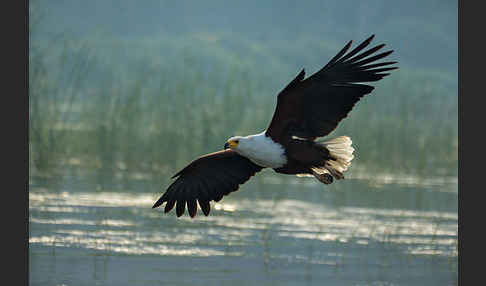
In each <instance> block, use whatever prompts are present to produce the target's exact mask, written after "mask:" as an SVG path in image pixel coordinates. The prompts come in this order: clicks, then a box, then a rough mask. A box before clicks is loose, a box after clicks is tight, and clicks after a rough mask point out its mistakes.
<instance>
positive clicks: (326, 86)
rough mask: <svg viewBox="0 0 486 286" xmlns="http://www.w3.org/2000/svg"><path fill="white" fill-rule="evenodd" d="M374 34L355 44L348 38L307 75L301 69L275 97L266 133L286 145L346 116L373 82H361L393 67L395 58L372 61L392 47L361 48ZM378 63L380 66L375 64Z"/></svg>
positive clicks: (325, 130) (330, 127)
mask: <svg viewBox="0 0 486 286" xmlns="http://www.w3.org/2000/svg"><path fill="white" fill-rule="evenodd" d="M373 38H374V35H372V36H371V37H369V38H368V39H366V40H365V41H363V42H362V43H361V44H359V45H358V46H357V47H356V48H354V49H353V50H351V51H350V52H349V53H346V52H347V51H348V50H349V48H350V47H351V43H352V41H350V42H348V43H347V44H346V45H345V46H344V48H343V49H341V50H340V51H339V52H338V53H337V54H336V55H335V56H334V57H333V58H332V59H331V60H330V61H329V62H328V63H327V64H326V65H325V66H324V67H323V68H322V69H320V70H319V71H318V72H316V73H314V74H313V75H311V76H310V77H308V78H307V79H304V78H305V73H304V71H303V70H302V71H301V72H300V73H299V75H298V76H297V77H296V78H294V79H293V80H292V81H291V82H290V84H288V85H287V86H286V87H285V88H284V89H283V90H282V91H281V92H280V93H279V94H278V97H277V106H276V108H275V112H274V114H273V117H272V120H271V122H270V124H269V126H268V128H267V131H266V135H267V136H269V137H271V138H272V139H273V140H274V141H276V142H279V143H281V144H283V145H286V142H289V140H290V139H291V138H292V136H298V137H300V138H303V139H308V140H314V139H316V138H317V137H322V136H326V135H328V134H329V133H331V132H332V131H333V130H334V129H336V127H337V126H338V124H339V122H340V121H341V120H342V119H344V118H346V117H347V115H348V113H349V112H350V111H351V110H352V108H353V107H354V105H355V104H356V103H357V102H358V101H359V100H360V99H361V98H362V97H363V96H365V95H366V94H369V93H371V91H372V90H373V89H374V87H373V86H370V85H365V84H361V83H364V82H374V81H378V80H381V79H382V78H383V77H385V76H387V75H389V73H383V72H386V71H391V70H394V69H397V68H398V67H394V66H391V65H393V64H396V63H397V62H396V61H388V62H381V63H374V62H375V61H377V60H380V59H383V58H385V57H387V56H388V55H390V54H391V53H392V52H393V50H390V51H386V52H382V53H379V54H376V55H373V54H374V53H376V52H377V51H379V50H380V49H382V48H383V47H384V46H385V44H379V45H377V46H375V47H373V48H370V49H368V50H364V49H365V48H366V47H368V45H369V44H370V43H371V41H372V39H373ZM378 67H380V68H378Z"/></svg>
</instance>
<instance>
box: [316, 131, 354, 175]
mask: <svg viewBox="0 0 486 286" xmlns="http://www.w3.org/2000/svg"><path fill="white" fill-rule="evenodd" d="M352 143H353V142H352V141H351V138H349V137H347V136H339V137H336V138H334V139H331V140H328V141H324V142H319V143H317V144H318V145H320V146H322V147H325V148H326V149H327V150H329V155H330V156H331V157H333V158H334V159H335V160H332V159H331V160H326V162H325V164H324V166H323V167H321V168H318V169H319V171H317V170H314V169H317V168H313V169H312V171H313V174H314V176H315V177H316V178H317V179H318V180H319V181H321V182H323V180H321V179H320V177H323V176H325V175H324V174H325V173H328V176H329V173H330V174H331V175H332V176H333V177H335V178H336V179H338V180H340V179H344V175H343V173H344V172H345V171H346V170H348V168H349V166H350V165H351V160H353V158H354V155H353V152H354V148H353V147H352V146H351V144H352ZM324 170H325V171H324ZM316 175H319V177H318V176H316ZM328 176H325V177H326V178H325V181H329V178H327V177H328ZM331 182H332V180H331ZM323 183H326V182H323ZM328 184H330V183H328Z"/></svg>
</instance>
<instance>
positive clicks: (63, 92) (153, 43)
mask: <svg viewBox="0 0 486 286" xmlns="http://www.w3.org/2000/svg"><path fill="white" fill-rule="evenodd" d="M32 22H33V23H34V24H35V23H36V22H35V21H32ZM35 25H37V24H35ZM35 28H36V27H31V31H30V39H31V41H30V50H29V69H30V70H29V116H30V118H29V140H30V142H29V147H30V148H29V151H30V170H31V172H36V171H43V172H45V171H49V170H52V169H55V168H56V167H59V166H62V165H63V164H66V163H69V162H71V163H73V162H76V163H77V164H81V165H84V166H87V167H89V168H100V169H103V170H120V169H121V170H128V171H130V172H149V173H150V172H153V173H154V174H157V175H158V176H160V177H167V176H169V175H172V174H173V173H174V172H175V171H176V170H177V169H179V168H181V167H183V166H184V165H185V164H186V163H187V162H188V161H189V160H192V159H193V158H194V157H195V156H198V155H202V154H204V153H207V152H211V151H216V150H219V149H220V148H221V147H222V146H223V144H224V142H225V140H226V138H228V137H230V136H232V135H236V134H253V133H256V132H260V131H262V130H263V129H264V128H266V126H267V124H268V123H269V121H270V118H271V116H272V113H273V109H274V107H275V101H276V94H277V93H278V91H279V90H280V88H282V87H283V86H284V85H285V84H287V83H288V82H289V81H290V80H291V79H292V78H293V77H294V76H295V75H296V74H297V73H298V72H299V71H300V69H301V68H302V66H300V65H299V64H298V63H297V62H298V60H297V59H298V56H299V55H303V54H307V56H306V58H305V62H313V63H319V64H315V66H312V67H310V68H306V71H307V75H310V74H312V73H313V72H315V71H316V70H317V68H319V66H320V65H323V64H325V62H324V61H327V60H328V59H329V58H330V57H331V56H332V55H334V54H335V52H336V50H337V49H338V48H339V47H340V46H341V44H342V43H335V42H323V41H322V40H319V39H315V38H305V39H303V41H304V42H305V43H306V45H305V47H301V48H296V46H295V45H293V46H290V47H288V48H282V45H280V44H278V43H273V45H272V43H268V45H263V44H262V42H255V41H252V40H249V39H244V38H237V37H234V36H232V35H231V34H227V33H224V32H221V33H215V34H208V33H192V34H188V35H184V36H175V35H169V34H164V33H161V34H159V36H158V37H157V38H154V37H151V38H141V37H137V38H124V39H118V38H109V37H95V36H91V37H77V38H71V37H68V36H66V34H62V35H61V36H59V35H56V36H52V35H48V36H46V35H42V36H39V35H38V34H36V33H37V30H36V29H35ZM277 46H278V47H279V49H277V52H275V49H274V47H277ZM308 47H313V49H312V50H313V51H314V52H313V53H308V52H307V49H308ZM134 51H136V52H134ZM394 56H395V54H392V58H394V59H397V58H396V57H394ZM397 57H398V60H400V58H399V55H397ZM400 67H401V69H399V70H397V71H394V72H393V74H392V75H391V76H390V77H387V78H385V79H384V80H383V81H381V82H379V83H378V84H376V89H375V91H374V92H373V95H372V96H368V97H366V98H365V99H364V100H362V101H361V102H359V103H358V104H357V106H356V108H355V109H354V110H353V111H352V112H351V114H350V116H349V117H348V118H347V119H345V120H344V121H343V122H342V124H341V125H340V127H339V128H338V129H337V130H336V131H335V132H334V133H333V134H331V136H338V135H344V134H346V135H349V136H351V137H352V139H353V142H354V144H355V146H356V149H357V150H356V157H357V159H355V166H356V168H364V169H367V170H371V171H380V170H386V171H387V172H408V173H415V174H431V173H434V174H447V175H456V174H457V148H458V146H457V144H458V143H457V142H458V139H457V138H458V129H457V115H458V113H457V78H456V75H455V74H454V73H450V72H447V71H435V70H425V69H417V68H412V67H409V66H407V65H404V66H401V65H400Z"/></svg>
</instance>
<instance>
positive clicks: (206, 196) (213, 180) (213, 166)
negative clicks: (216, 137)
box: [152, 149, 262, 217]
mask: <svg viewBox="0 0 486 286" xmlns="http://www.w3.org/2000/svg"><path fill="white" fill-rule="evenodd" d="M261 169H262V167H260V166H258V165H256V164H254V163H253V162H251V161H250V160H248V159H247V158H245V157H243V156H241V155H239V154H238V153H236V152H235V151H233V150H229V149H228V150H222V151H218V152H214V153H211V154H207V155H204V156H202V157H199V158H198V159H196V160H194V161H193V162H191V163H190V164H189V165H187V166H186V167H185V168H184V169H182V170H181V171H179V172H178V173H177V174H175V175H174V176H173V177H172V178H176V177H177V179H176V180H175V181H174V182H173V183H172V184H171V185H170V186H169V187H168V189H167V191H166V192H165V193H164V194H163V195H162V196H161V197H160V199H159V200H158V201H157V202H156V203H155V204H154V206H153V207H152V208H156V207H158V206H160V205H162V204H163V203H164V202H167V203H166V205H165V209H164V211H165V212H166V213H167V212H169V211H170V210H172V208H174V205H175V204H176V202H177V206H176V214H177V216H178V217H180V216H181V215H182V214H184V211H185V208H186V203H187V209H188V211H189V215H190V216H191V217H194V216H196V213H197V205H196V201H198V202H199V206H200V207H201V209H202V211H203V213H204V214H205V215H206V216H207V215H208V214H209V212H210V210H211V209H210V205H209V202H210V201H212V200H214V201H216V202H218V201H219V200H221V199H222V198H223V196H225V195H227V194H229V193H231V192H234V191H236V190H238V188H239V185H241V184H243V183H245V182H246V181H248V179H250V177H251V176H253V175H255V173H257V172H259V171H260V170H261Z"/></svg>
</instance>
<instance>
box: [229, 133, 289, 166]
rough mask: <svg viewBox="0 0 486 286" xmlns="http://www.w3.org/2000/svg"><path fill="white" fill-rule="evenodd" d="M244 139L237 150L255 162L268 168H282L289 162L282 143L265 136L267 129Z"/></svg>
mask: <svg viewBox="0 0 486 286" xmlns="http://www.w3.org/2000/svg"><path fill="white" fill-rule="evenodd" d="M242 139H243V140H240V144H239V145H238V148H237V149H236V151H237V152H238V153H239V154H240V155H242V156H245V157H247V158H248V159H250V160H251V161H252V162H253V163H255V164H257V165H259V166H262V167H268V168H280V167H282V166H283V165H285V164H286V163H287V157H286V156H285V150H284V148H283V147H282V145H280V144H279V143H277V142H274V141H273V140H272V139H271V138H269V137H267V136H265V131H263V132H262V133H260V134H255V135H249V136H246V137H243V138H242Z"/></svg>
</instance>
